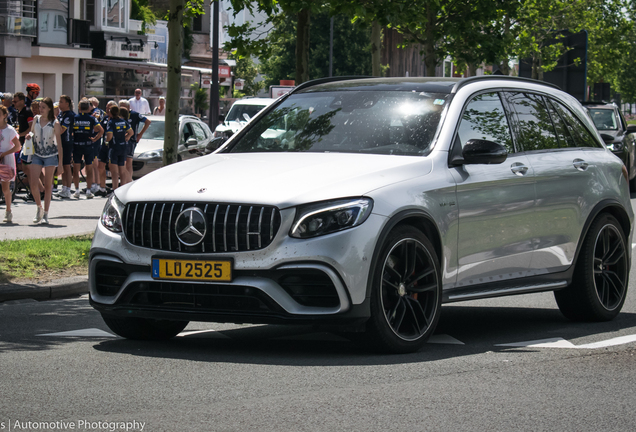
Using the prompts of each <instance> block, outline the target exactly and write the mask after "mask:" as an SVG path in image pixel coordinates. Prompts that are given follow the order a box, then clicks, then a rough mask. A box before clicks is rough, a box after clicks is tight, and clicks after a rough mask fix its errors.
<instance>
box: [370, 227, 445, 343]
mask: <svg viewBox="0 0 636 432" xmlns="http://www.w3.org/2000/svg"><path fill="white" fill-rule="evenodd" d="M374 273H375V275H374V282H373V289H374V292H373V294H372V299H371V314H372V317H371V319H370V320H369V323H368V326H369V330H370V333H371V334H372V335H373V343H374V344H379V346H380V348H381V349H382V350H383V351H389V352H394V353H405V352H413V351H417V350H418V349H420V348H421V347H422V346H423V344H424V343H425V342H426V340H427V339H428V338H429V337H430V336H431V334H432V333H433V331H434V330H435V326H436V325H437V321H438V320H439V315H440V307H441V277H440V270H439V262H438V260H437V256H436V255H435V250H434V248H433V246H432V244H431V243H430V241H429V240H428V239H427V238H426V237H425V236H424V235H423V234H422V233H421V232H420V231H418V230H417V229H415V228H413V227H399V228H397V229H396V230H395V231H394V232H393V233H391V235H389V238H388V239H387V241H386V242H385V245H384V247H383V251H382V253H381V255H380V257H379V260H378V268H377V269H376V271H375V272H374Z"/></svg>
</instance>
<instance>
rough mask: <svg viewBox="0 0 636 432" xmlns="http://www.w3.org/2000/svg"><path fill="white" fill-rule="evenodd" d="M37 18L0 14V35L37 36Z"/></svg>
mask: <svg viewBox="0 0 636 432" xmlns="http://www.w3.org/2000/svg"><path fill="white" fill-rule="evenodd" d="M37 28H38V26H37V19H35V18H26V17H19V16H10V15H0V35H10V36H26V37H32V38H35V37H36V36H37Z"/></svg>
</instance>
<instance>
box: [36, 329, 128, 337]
mask: <svg viewBox="0 0 636 432" xmlns="http://www.w3.org/2000/svg"><path fill="white" fill-rule="evenodd" d="M36 336H56V337H59V336H61V337H109V338H116V337H117V336H115V335H114V334H111V333H108V332H105V331H104V330H100V329H96V328H87V329H82V330H71V331H65V332H58V333H44V334H39V335H36Z"/></svg>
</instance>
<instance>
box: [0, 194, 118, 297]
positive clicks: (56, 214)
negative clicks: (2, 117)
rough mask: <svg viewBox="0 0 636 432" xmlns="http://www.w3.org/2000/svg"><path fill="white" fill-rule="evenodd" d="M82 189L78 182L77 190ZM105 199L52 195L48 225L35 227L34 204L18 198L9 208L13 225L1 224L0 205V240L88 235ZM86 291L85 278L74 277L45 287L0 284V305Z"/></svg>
mask: <svg viewBox="0 0 636 432" xmlns="http://www.w3.org/2000/svg"><path fill="white" fill-rule="evenodd" d="M84 187H86V185H85V184H82V183H80V189H81V188H84ZM104 204H106V199H105V198H101V197H95V198H93V199H89V200H87V199H86V196H85V195H84V194H82V195H81V197H80V199H79V200H77V199H75V198H71V199H61V198H58V197H56V196H53V199H52V200H51V207H50V210H49V224H48V225H42V224H38V225H35V224H34V223H33V216H35V212H36V205H35V203H34V202H32V201H31V202H27V203H25V202H24V201H23V200H22V199H21V198H20V197H19V196H18V197H16V200H15V201H14V202H13V204H12V205H11V211H12V213H13V223H11V224H4V223H2V222H1V220H2V218H3V217H4V212H5V206H4V204H2V205H0V241H2V240H18V239H33V238H52V237H67V236H71V235H83V234H92V233H93V232H94V231H95V227H96V226H97V223H98V221H99V217H100V215H101V213H102V209H103V208H104ZM87 292H88V277H87V276H74V277H70V278H64V279H60V280H57V281H53V282H50V283H46V284H37V283H22V284H13V283H8V284H0V302H5V301H14V300H24V299H34V300H49V299H54V298H61V297H68V296H72V295H80V294H86V293H87Z"/></svg>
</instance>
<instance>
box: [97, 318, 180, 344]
mask: <svg viewBox="0 0 636 432" xmlns="http://www.w3.org/2000/svg"><path fill="white" fill-rule="evenodd" d="M102 318H103V319H104V322H105V323H106V325H107V326H108V328H110V329H111V330H112V331H114V332H115V333H116V334H117V335H119V336H121V337H124V338H126V339H134V340H166V339H171V338H173V337H175V336H176V335H178V334H179V333H181V332H182V331H183V329H184V328H185V327H186V326H187V325H188V321H168V320H153V319H147V318H120V317H114V316H110V315H102Z"/></svg>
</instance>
